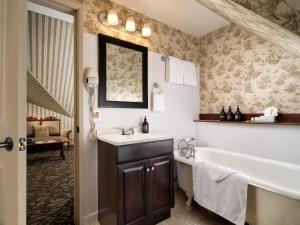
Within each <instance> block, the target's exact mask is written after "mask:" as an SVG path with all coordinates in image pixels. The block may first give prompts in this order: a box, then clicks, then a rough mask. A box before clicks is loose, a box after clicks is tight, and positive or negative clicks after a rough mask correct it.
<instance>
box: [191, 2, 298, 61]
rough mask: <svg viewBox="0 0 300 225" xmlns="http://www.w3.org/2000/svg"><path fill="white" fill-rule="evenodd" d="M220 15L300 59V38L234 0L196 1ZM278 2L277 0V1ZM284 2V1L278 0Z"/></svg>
mask: <svg viewBox="0 0 300 225" xmlns="http://www.w3.org/2000/svg"><path fill="white" fill-rule="evenodd" d="M195 1H197V2H199V4H202V5H204V6H206V7H207V8H209V9H211V10H212V11H214V12H215V13H217V14H218V15H221V16H223V17H224V18H226V19H228V20H229V21H231V22H233V23H235V24H237V25H239V26H240V27H242V28H244V29H245V30H248V31H249V32H251V33H254V34H256V35H258V36H260V37H262V38H264V39H265V40H268V41H270V42H271V43H273V44H274V45H276V46H278V47H280V48H282V49H284V50H285V51H287V52H290V53H292V54H294V55H295V56H297V57H300V37H299V36H298V35H297V34H295V33H293V32H291V31H289V30H287V29H286V28H284V27H282V26H281V25H278V24H277V23H274V22H273V21H270V20H269V19H266V18H264V17H262V16H260V15H258V14H257V13H255V12H253V11H251V10H249V9H247V8H245V7H243V6H241V5H240V4H238V3H235V2H234V1H232V0H195ZM274 1H275V0H274ZM276 1H277V0H276ZM278 1H281V2H282V1H284V0H278Z"/></svg>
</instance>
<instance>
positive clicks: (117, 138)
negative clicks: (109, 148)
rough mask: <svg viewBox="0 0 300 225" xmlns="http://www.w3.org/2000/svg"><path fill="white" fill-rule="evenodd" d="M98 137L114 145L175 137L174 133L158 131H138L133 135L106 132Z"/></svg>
mask: <svg viewBox="0 0 300 225" xmlns="http://www.w3.org/2000/svg"><path fill="white" fill-rule="evenodd" d="M98 139H99V140H101V141H105V142H108V143H110V144H112V145H116V146H120V145H128V144H135V143H142V142H150V141H159V140H167V139H173V136H172V135H167V134H158V133H148V134H144V133H136V134H133V135H121V134H104V135H98Z"/></svg>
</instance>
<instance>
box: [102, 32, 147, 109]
mask: <svg viewBox="0 0 300 225" xmlns="http://www.w3.org/2000/svg"><path fill="white" fill-rule="evenodd" d="M99 81H100V82H99V92H98V105H99V107H106V108H148V48H146V47H143V46H140V45H136V44H133V43H130V42H126V41H122V40H119V39H116V38H112V37H109V36H105V35H102V34H99Z"/></svg>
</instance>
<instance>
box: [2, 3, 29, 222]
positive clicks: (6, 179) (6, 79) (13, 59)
mask: <svg viewBox="0 0 300 225" xmlns="http://www.w3.org/2000/svg"><path fill="white" fill-rule="evenodd" d="M26 32H27V31H26V1H25V0H0V142H3V141H4V140H5V138H6V137H11V138H12V140H13V143H14V146H13V148H12V150H11V151H8V150H6V149H5V148H0V224H1V225H23V224H26V151H19V148H18V142H19V141H18V140H19V138H21V137H25V135H26V126H25V125H26V121H25V118H26V62H27V59H26V56H27V51H26V50H27V49H26V44H27V41H26V38H27V35H26ZM2 147H3V146H2Z"/></svg>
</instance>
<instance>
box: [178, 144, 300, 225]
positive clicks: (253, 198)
mask: <svg viewBox="0 0 300 225" xmlns="http://www.w3.org/2000/svg"><path fill="white" fill-rule="evenodd" d="M174 156H175V160H176V161H177V173H178V184H179V187H180V188H181V189H182V190H184V191H185V193H186V194H187V197H188V201H187V207H190V206H191V202H192V199H193V183H192V182H193V179H192V164H193V160H192V159H185V158H182V157H180V155H179V153H178V151H175V153H174ZM195 160H205V161H209V162H212V163H215V164H218V165H222V166H225V167H229V168H232V169H235V170H238V171H240V172H243V173H244V174H246V175H247V176H248V177H249V183H250V185H249V188H248V201H247V218H246V221H247V222H248V223H249V224H250V225H300V165H295V164H289V163H283V162H278V161H274V160H269V159H263V158H259V157H254V156H249V155H244V154H238V153H233V152H228V151H224V150H219V149H214V148H204V147H198V148H196V159H195Z"/></svg>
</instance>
